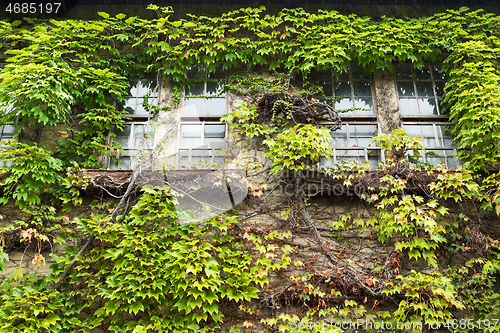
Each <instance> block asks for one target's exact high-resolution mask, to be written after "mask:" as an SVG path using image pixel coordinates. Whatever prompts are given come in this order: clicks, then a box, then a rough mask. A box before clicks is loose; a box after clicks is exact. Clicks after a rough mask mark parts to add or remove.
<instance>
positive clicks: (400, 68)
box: [394, 64, 412, 80]
mask: <svg viewBox="0 0 500 333" xmlns="http://www.w3.org/2000/svg"><path fill="white" fill-rule="evenodd" d="M394 68H395V69H396V78H397V79H398V80H411V79H412V74H411V65H410V64H396V65H394Z"/></svg>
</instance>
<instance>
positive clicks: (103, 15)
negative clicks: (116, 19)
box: [97, 12, 109, 19]
mask: <svg viewBox="0 0 500 333" xmlns="http://www.w3.org/2000/svg"><path fill="white" fill-rule="evenodd" d="M97 15H99V16H101V17H103V18H105V19H107V18H109V14H108V13H105V12H97Z"/></svg>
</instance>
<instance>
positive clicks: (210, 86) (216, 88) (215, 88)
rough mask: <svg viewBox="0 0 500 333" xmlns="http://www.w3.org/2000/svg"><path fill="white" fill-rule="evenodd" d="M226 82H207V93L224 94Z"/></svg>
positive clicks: (213, 94)
mask: <svg viewBox="0 0 500 333" xmlns="http://www.w3.org/2000/svg"><path fill="white" fill-rule="evenodd" d="M223 93H224V84H222V83H220V82H207V95H208V96H223V95H224V94H223Z"/></svg>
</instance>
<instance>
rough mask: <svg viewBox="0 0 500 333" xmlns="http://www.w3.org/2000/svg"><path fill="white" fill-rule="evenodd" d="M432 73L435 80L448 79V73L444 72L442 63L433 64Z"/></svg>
mask: <svg viewBox="0 0 500 333" xmlns="http://www.w3.org/2000/svg"><path fill="white" fill-rule="evenodd" d="M431 67H432V75H433V76H434V80H446V79H447V77H446V74H445V73H443V72H442V70H441V65H432V66H431Z"/></svg>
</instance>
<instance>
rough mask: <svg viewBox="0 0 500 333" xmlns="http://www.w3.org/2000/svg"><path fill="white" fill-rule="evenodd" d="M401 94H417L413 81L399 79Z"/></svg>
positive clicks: (408, 95)
mask: <svg viewBox="0 0 500 333" xmlns="http://www.w3.org/2000/svg"><path fill="white" fill-rule="evenodd" d="M398 93H399V96H404V97H413V96H415V88H414V87H413V82H406V81H398Z"/></svg>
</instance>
